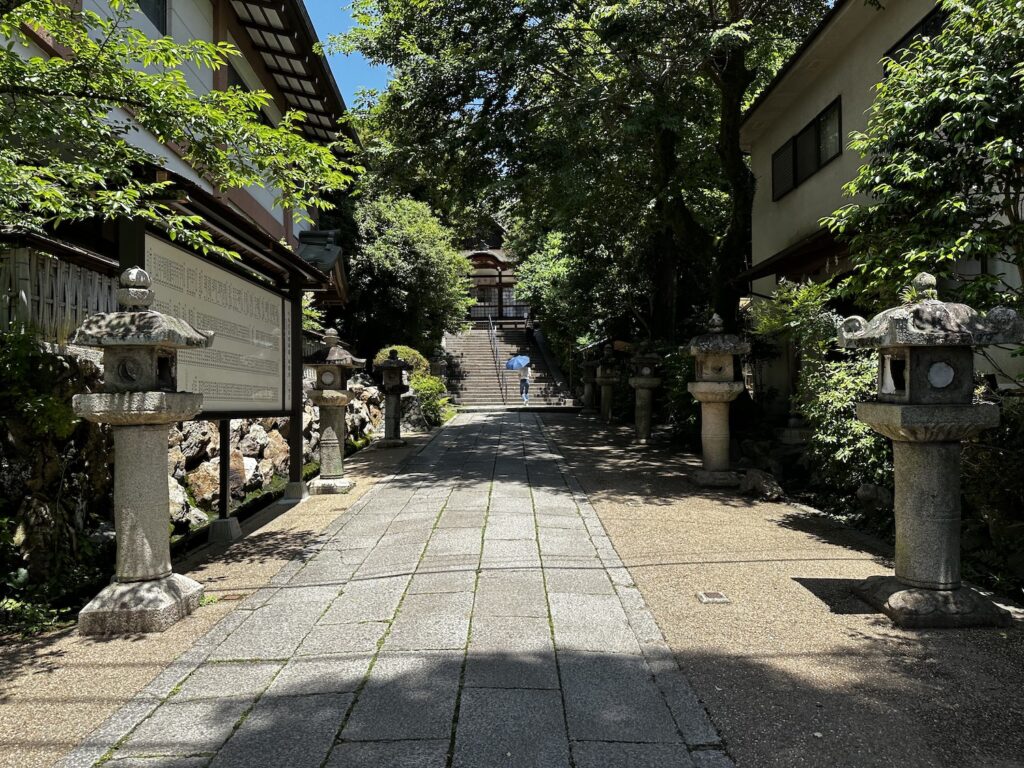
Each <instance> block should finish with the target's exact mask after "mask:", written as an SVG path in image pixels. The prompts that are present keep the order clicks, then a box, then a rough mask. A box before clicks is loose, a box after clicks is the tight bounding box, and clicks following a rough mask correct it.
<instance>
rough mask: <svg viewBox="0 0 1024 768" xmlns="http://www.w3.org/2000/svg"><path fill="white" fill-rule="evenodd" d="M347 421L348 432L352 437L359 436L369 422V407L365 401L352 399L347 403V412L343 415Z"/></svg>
mask: <svg viewBox="0 0 1024 768" xmlns="http://www.w3.org/2000/svg"><path fill="white" fill-rule="evenodd" d="M345 418H346V421H347V422H348V433H349V435H350V436H352V437H360V436H362V434H363V433H364V432H365V430H366V427H367V425H368V424H369V423H370V409H369V408H367V407H366V403H364V402H362V401H360V400H354V401H352V402H351V403H349V405H348V413H347V414H346V416H345Z"/></svg>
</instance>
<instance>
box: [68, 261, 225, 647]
mask: <svg viewBox="0 0 1024 768" xmlns="http://www.w3.org/2000/svg"><path fill="white" fill-rule="evenodd" d="M120 285H121V287H120V289H119V290H118V292H117V298H118V302H119V303H120V305H121V307H122V310H121V311H120V312H104V313H100V314H96V315H92V316H91V317H89V318H87V319H86V321H85V322H84V323H83V324H82V326H81V327H80V328H79V329H78V330H77V331H76V332H75V334H74V336H73V337H72V339H71V343H72V344H78V345H82V346H87V347H99V348H100V349H102V350H103V369H104V384H103V389H102V391H100V392H95V393H89V394H82V395H75V397H74V401H73V407H74V410H75V413H76V414H77V415H78V416H81V417H82V418H83V419H86V420H87V421H93V422H96V423H98V424H110V425H111V426H112V427H113V435H114V458H115V463H114V526H115V530H116V534H117V568H116V573H115V575H114V579H113V581H112V583H111V584H110V585H109V586H107V587H106V588H105V589H104V590H103V591H102V592H100V593H99V594H98V595H97V596H96V597H94V598H93V599H92V601H91V602H90V603H89V604H88V605H86V606H85V608H83V609H82V611H81V612H80V613H79V614H78V628H79V631H80V632H81V633H82V634H85V635H108V634H124V633H135V632H162V631H163V630H165V629H167V628H168V627H169V626H171V625H172V624H174V623H175V622H176V621H178V620H179V619H181V618H183V617H184V616H187V615H188V614H189V613H191V612H192V611H194V610H195V609H196V607H197V606H198V605H199V600H200V598H201V597H202V594H203V588H202V586H201V585H200V584H198V583H197V582H195V581H193V580H192V579H190V578H188V577H186V576H182V575H181V574H177V573H172V572H171V550H170V521H169V519H168V516H167V509H168V488H167V432H168V429H169V427H170V425H171V424H174V423H175V422H179V421H187V420H189V419H191V418H192V417H194V416H195V415H196V414H197V413H199V411H200V409H201V408H202V404H203V396H202V395H199V394H192V393H190V392H177V391H176V390H177V350H179V349H187V348H203V347H208V346H209V345H210V344H211V343H212V341H213V333H212V332H206V331H197V330H196V329H195V328H193V327H192V326H191V325H189V324H188V323H186V322H185V321H184V320H179V319H178V318H175V317H169V316H167V315H164V314H161V313H160V312H156V311H154V310H151V309H149V306H150V304H151V303H152V302H153V292H152V291H151V290H150V279H149V275H147V274H146V272H145V271H143V270H142V269H139V268H137V267H136V268H132V269H128V270H125V271H124V272H123V273H122V275H121V283H120Z"/></svg>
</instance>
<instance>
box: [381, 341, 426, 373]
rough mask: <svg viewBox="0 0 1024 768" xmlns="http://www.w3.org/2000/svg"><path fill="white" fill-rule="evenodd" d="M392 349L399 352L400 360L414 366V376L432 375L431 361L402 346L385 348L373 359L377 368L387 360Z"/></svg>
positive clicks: (394, 345) (410, 348) (396, 345)
mask: <svg viewBox="0 0 1024 768" xmlns="http://www.w3.org/2000/svg"><path fill="white" fill-rule="evenodd" d="M392 349H394V350H396V351H397V352H398V359H399V360H404V361H405V362H407V363H408V364H409V365H411V366H412V372H411V373H412V375H413V376H416V375H417V374H419V375H420V376H423V375H426V374H429V373H430V361H429V360H427V358H425V357H424V356H423V355H421V354H420V353H419V352H417V351H416V350H415V349H413V348H412V347H406V346H403V345H402V344H392V345H391V346H388V347H383V348H382V349H381V350H380V351H379V352H378V353H377V354H376V356H375V357H374V358H373V364H374V365H375V366H376V365H380V364H381V363H383V362H384V361H385V360H387V359H388V356H389V355H390V354H391V350H392Z"/></svg>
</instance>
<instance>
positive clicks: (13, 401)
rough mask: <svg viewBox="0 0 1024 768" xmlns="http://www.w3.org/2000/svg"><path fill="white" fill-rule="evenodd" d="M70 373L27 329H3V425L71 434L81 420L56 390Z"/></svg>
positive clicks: (39, 434) (37, 432)
mask: <svg viewBox="0 0 1024 768" xmlns="http://www.w3.org/2000/svg"><path fill="white" fill-rule="evenodd" d="M66 373H67V364H66V362H65V361H64V360H63V359H62V358H58V357H55V356H53V355H50V354H47V353H46V352H44V351H43V349H42V348H41V347H40V346H39V342H37V341H36V340H35V338H34V337H33V336H32V335H31V334H30V333H28V332H27V331H19V330H15V331H0V428H2V429H4V430H8V431H10V430H14V431H15V432H18V433H20V432H21V430H23V429H26V428H28V429H30V430H31V433H32V434H33V435H35V436H37V437H40V438H48V437H56V438H66V437H68V435H70V434H71V431H72V429H73V428H74V425H75V422H76V421H77V419H76V418H75V414H74V412H73V411H72V410H71V403H70V402H68V401H67V399H65V398H61V397H60V396H59V395H57V394H56V393H55V391H54V389H53V383H54V382H55V381H59V380H60V379H61V378H62V377H63V376H64V375H66ZM19 436H23V435H21V434H19Z"/></svg>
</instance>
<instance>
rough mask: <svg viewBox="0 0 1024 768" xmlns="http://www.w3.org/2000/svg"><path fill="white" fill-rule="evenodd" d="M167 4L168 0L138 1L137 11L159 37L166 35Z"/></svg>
mask: <svg viewBox="0 0 1024 768" xmlns="http://www.w3.org/2000/svg"><path fill="white" fill-rule="evenodd" d="M167 3H168V0H139V9H140V10H141V11H142V12H143V13H144V14H146V18H147V19H149V20H150V21H151V22H153V26H154V27H156V30H157V32H159V33H160V34H161V35H166V34H167Z"/></svg>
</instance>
